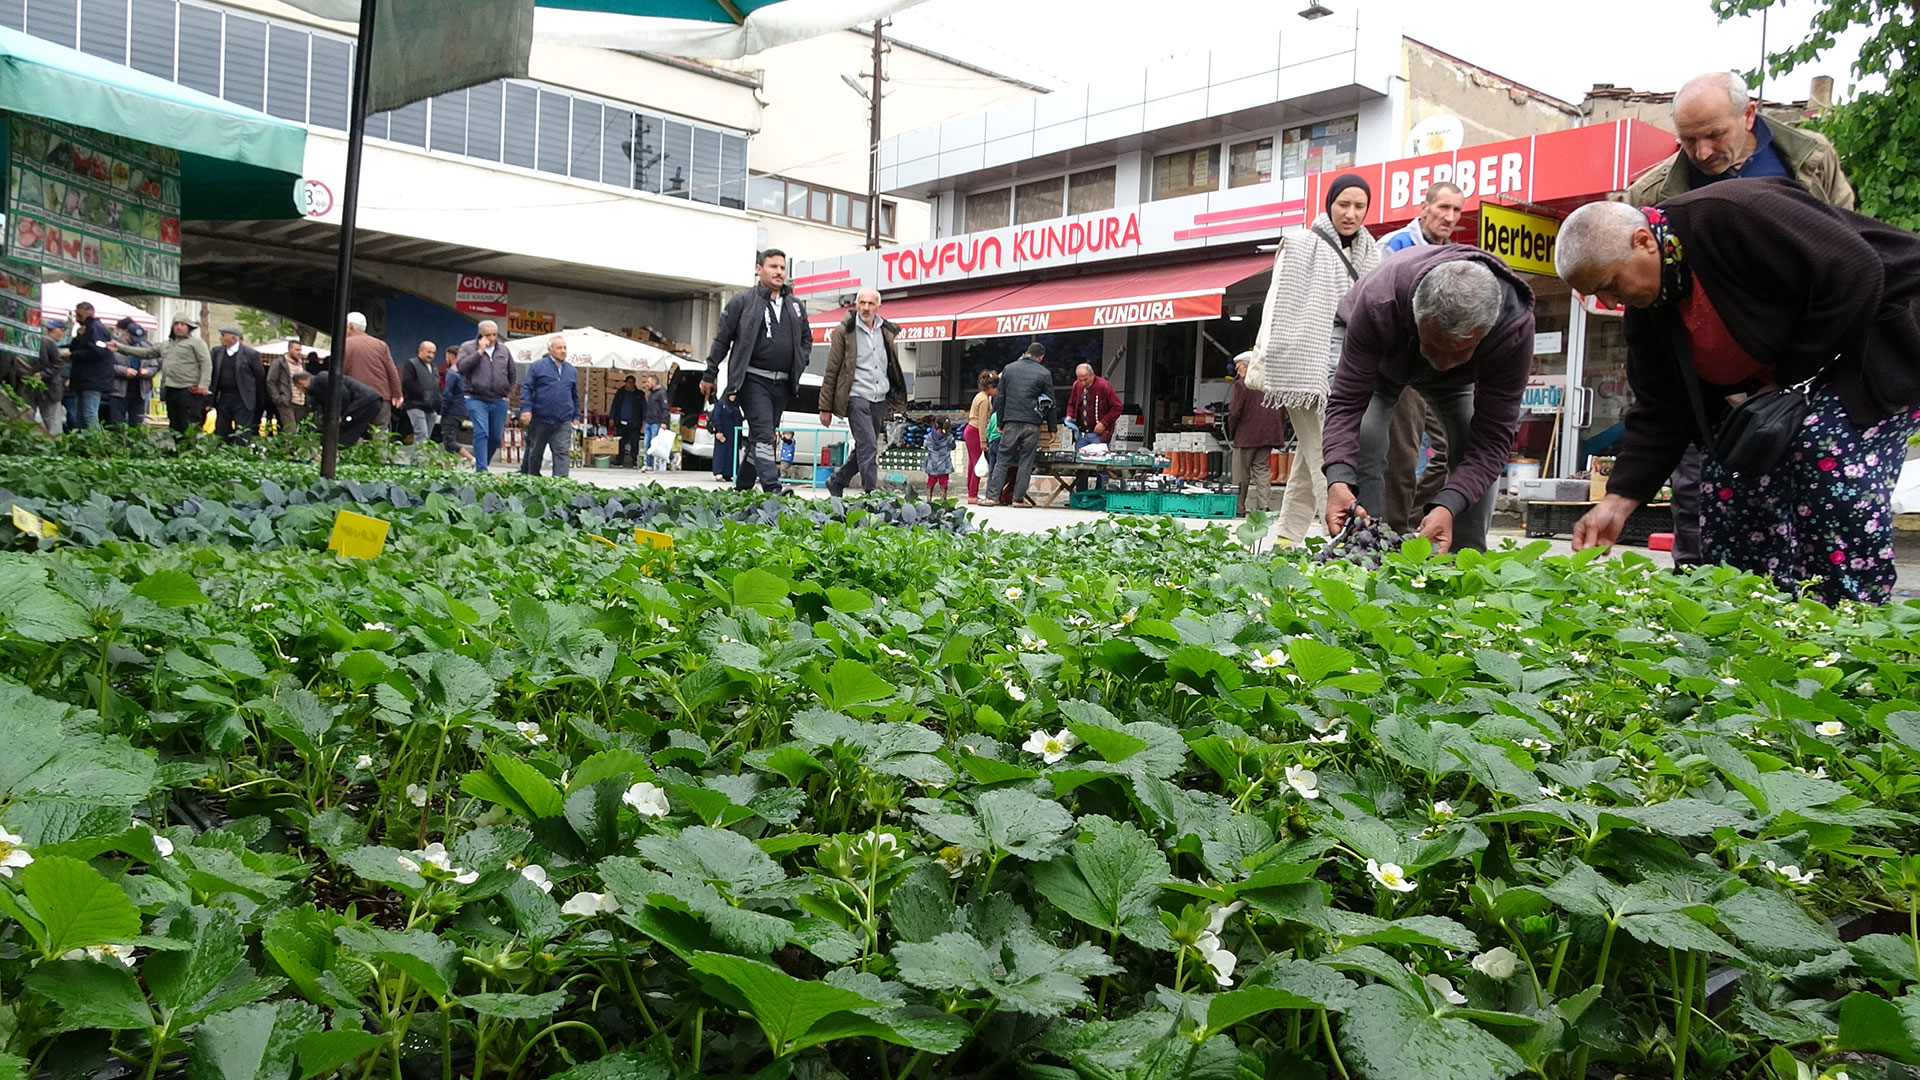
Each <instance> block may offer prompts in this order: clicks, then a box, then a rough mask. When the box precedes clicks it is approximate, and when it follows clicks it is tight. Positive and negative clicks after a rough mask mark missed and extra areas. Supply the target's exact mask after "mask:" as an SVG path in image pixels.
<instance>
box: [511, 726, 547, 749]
mask: <svg viewBox="0 0 1920 1080" xmlns="http://www.w3.org/2000/svg"><path fill="white" fill-rule="evenodd" d="M513 729H514V730H515V731H518V732H519V733H520V737H521V738H523V739H525V740H527V741H528V742H530V743H532V744H533V745H535V746H539V745H540V744H541V743H543V742H546V741H547V733H546V732H544V731H541V730H540V725H539V724H535V723H531V722H529V721H526V720H519V721H515V722H514V725H513Z"/></svg>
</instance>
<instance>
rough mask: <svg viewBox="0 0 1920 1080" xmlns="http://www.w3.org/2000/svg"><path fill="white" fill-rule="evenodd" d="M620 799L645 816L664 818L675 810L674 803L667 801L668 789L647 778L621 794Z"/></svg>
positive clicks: (635, 811)
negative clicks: (651, 782) (648, 780)
mask: <svg viewBox="0 0 1920 1080" xmlns="http://www.w3.org/2000/svg"><path fill="white" fill-rule="evenodd" d="M620 801H621V802H623V803H626V804H627V805H628V806H631V807H633V810H634V813H637V814H639V815H640V816H641V817H643V818H663V817H666V816H667V815H668V814H670V813H672V812H673V807H672V805H671V804H669V803H668V802H667V792H666V789H664V788H661V787H659V786H658V785H655V784H650V783H648V782H646V781H645V780H642V781H640V782H639V783H637V784H635V785H633V786H632V787H630V788H628V789H627V791H626V794H624V795H622V796H620Z"/></svg>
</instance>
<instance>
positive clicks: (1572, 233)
mask: <svg viewBox="0 0 1920 1080" xmlns="http://www.w3.org/2000/svg"><path fill="white" fill-rule="evenodd" d="M1646 227H1647V216H1646V215H1645V214H1643V213H1641V212H1640V211H1639V210H1637V209H1635V208H1633V207H1632V206H1629V205H1627V204H1626V203H1623V202H1594V203H1588V204H1587V205H1585V206H1582V207H1581V208H1579V209H1578V210H1575V211H1574V212H1573V213H1571V214H1569V215H1567V220H1565V221H1563V222H1561V223H1560V236H1559V238H1558V239H1556V240H1555V241H1554V245H1553V268H1554V270H1555V271H1556V272H1558V273H1559V275H1560V278H1561V280H1563V281H1564V280H1567V279H1568V278H1571V277H1572V276H1573V275H1575V274H1578V273H1580V272H1582V271H1585V270H1598V269H1603V268H1605V267H1608V266H1612V265H1613V264H1614V263H1617V262H1623V261H1625V260H1626V259H1627V258H1628V257H1629V256H1631V255H1632V254H1633V234H1634V230H1636V229H1644V228H1646Z"/></svg>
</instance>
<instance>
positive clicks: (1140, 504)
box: [1106, 491, 1161, 514]
mask: <svg viewBox="0 0 1920 1080" xmlns="http://www.w3.org/2000/svg"><path fill="white" fill-rule="evenodd" d="M1106 496H1107V512H1108V513H1111V514H1157V513H1160V497H1161V496H1160V493H1159V492H1157V491H1109V492H1107V493H1106Z"/></svg>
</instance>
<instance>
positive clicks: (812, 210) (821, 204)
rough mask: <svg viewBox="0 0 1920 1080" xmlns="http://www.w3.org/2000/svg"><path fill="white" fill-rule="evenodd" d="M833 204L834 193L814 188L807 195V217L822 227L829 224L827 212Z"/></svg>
mask: <svg viewBox="0 0 1920 1080" xmlns="http://www.w3.org/2000/svg"><path fill="white" fill-rule="evenodd" d="M832 203H833V193H832V192H829V191H821V190H820V189H819V188H814V189H813V190H812V191H811V192H809V193H808V195H807V217H808V219H809V220H812V221H818V222H820V223H821V224H822V225H824V224H826V223H827V211H828V210H829V209H830V208H831V206H832Z"/></svg>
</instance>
